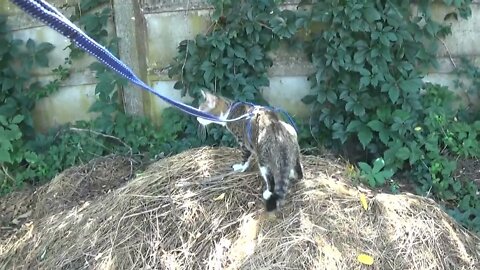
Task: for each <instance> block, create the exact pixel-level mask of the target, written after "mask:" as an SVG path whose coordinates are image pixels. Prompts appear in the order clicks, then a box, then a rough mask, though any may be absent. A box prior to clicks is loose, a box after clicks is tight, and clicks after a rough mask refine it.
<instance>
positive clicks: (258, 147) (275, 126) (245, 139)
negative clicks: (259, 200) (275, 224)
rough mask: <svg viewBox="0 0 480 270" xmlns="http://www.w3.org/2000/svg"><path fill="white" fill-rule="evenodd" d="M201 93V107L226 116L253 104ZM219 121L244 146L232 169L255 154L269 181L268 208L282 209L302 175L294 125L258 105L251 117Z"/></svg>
mask: <svg viewBox="0 0 480 270" xmlns="http://www.w3.org/2000/svg"><path fill="white" fill-rule="evenodd" d="M202 94H203V97H204V101H203V102H202V103H201V104H200V106H199V109H200V110H202V111H204V112H208V113H211V114H213V115H215V116H218V117H220V118H223V119H232V118H236V117H239V116H241V115H243V114H245V113H247V112H249V110H250V109H251V108H252V107H251V106H250V105H247V104H242V105H239V106H233V107H232V106H231V105H232V101H231V100H229V99H226V98H224V97H220V96H216V95H213V94H211V93H209V92H205V91H202ZM197 120H198V121H199V122H200V124H202V125H204V126H206V125H208V124H210V123H215V122H210V121H207V120H204V119H201V118H197ZM248 121H251V122H250V128H247V126H248ZM217 124H222V125H224V126H226V128H227V129H228V130H229V131H230V132H231V133H232V134H233V135H234V136H235V137H236V139H237V142H238V144H239V145H240V148H241V149H242V152H243V163H242V164H234V165H233V166H232V167H233V169H234V170H235V171H241V172H243V171H245V170H247V169H248V168H249V167H250V166H251V163H252V160H253V159H254V158H255V157H256V159H257V164H258V167H259V170H260V173H261V175H262V177H263V179H264V180H265V185H266V188H265V191H264V192H263V198H264V200H265V206H266V210H267V211H268V212H270V211H274V210H277V209H279V207H281V206H282V205H283V204H284V202H285V198H286V196H287V194H288V190H289V186H290V181H291V180H293V179H298V180H299V179H302V178H303V168H302V164H301V160H300V147H299V145H298V141H297V133H296V131H295V129H294V128H293V127H292V126H291V125H289V124H287V123H285V122H284V121H282V120H281V119H280V118H279V117H278V115H277V114H276V113H274V112H272V111H270V110H268V109H263V108H260V109H257V110H256V113H255V115H254V116H253V117H252V118H251V119H248V120H247V119H245V120H239V121H236V122H228V123H217ZM249 132H250V134H248V133H249Z"/></svg>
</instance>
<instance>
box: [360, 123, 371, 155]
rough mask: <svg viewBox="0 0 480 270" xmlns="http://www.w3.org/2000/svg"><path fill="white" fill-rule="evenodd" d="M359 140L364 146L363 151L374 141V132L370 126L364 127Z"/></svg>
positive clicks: (361, 129)
mask: <svg viewBox="0 0 480 270" xmlns="http://www.w3.org/2000/svg"><path fill="white" fill-rule="evenodd" d="M357 137H358V140H359V141H360V143H361V144H362V146H363V149H365V148H366V147H367V145H368V144H369V143H370V142H371V141H372V138H373V134H372V131H371V130H370V128H369V127H368V126H365V125H364V126H362V127H361V128H360V131H359V132H358V134H357Z"/></svg>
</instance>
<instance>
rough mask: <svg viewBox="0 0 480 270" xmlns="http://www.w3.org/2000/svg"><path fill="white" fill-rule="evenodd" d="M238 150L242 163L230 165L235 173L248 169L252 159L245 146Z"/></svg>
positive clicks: (251, 154)
mask: <svg viewBox="0 0 480 270" xmlns="http://www.w3.org/2000/svg"><path fill="white" fill-rule="evenodd" d="M240 148H241V150H242V159H243V163H240V164H233V165H232V169H233V171H235V172H244V171H246V170H247V169H248V168H249V167H250V164H251V163H252V159H253V153H252V152H251V151H250V150H248V148H247V147H246V146H245V145H241V146H240Z"/></svg>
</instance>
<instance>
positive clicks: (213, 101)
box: [205, 92, 217, 108]
mask: <svg viewBox="0 0 480 270" xmlns="http://www.w3.org/2000/svg"><path fill="white" fill-rule="evenodd" d="M205 101H206V102H207V104H208V107H210V108H215V106H216V105H217V97H216V96H215V95H212V94H210V93H209V92H205Z"/></svg>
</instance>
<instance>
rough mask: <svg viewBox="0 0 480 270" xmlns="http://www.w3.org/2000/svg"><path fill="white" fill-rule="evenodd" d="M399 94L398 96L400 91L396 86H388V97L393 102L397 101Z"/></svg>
mask: <svg viewBox="0 0 480 270" xmlns="http://www.w3.org/2000/svg"><path fill="white" fill-rule="evenodd" d="M399 96H400V91H399V90H398V88H397V87H392V88H390V90H388V97H389V98H390V100H391V101H392V102H393V103H396V102H397V100H398V97H399Z"/></svg>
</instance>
